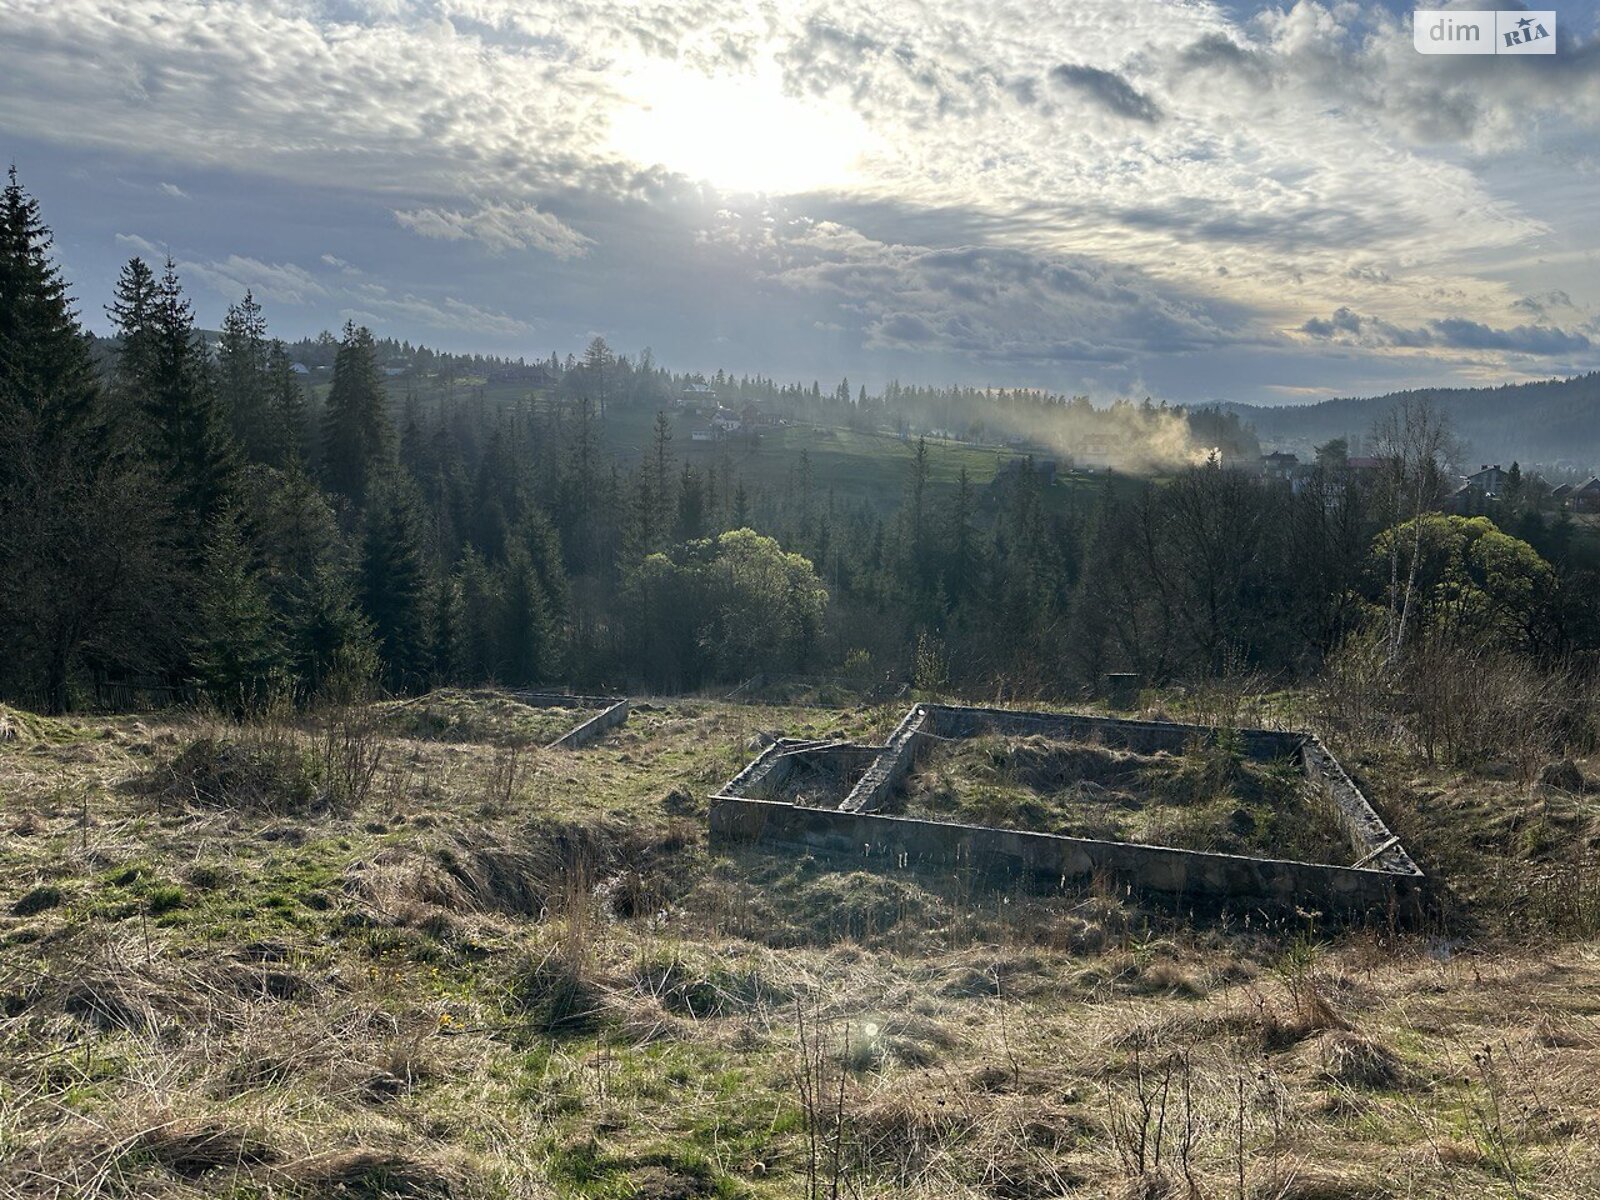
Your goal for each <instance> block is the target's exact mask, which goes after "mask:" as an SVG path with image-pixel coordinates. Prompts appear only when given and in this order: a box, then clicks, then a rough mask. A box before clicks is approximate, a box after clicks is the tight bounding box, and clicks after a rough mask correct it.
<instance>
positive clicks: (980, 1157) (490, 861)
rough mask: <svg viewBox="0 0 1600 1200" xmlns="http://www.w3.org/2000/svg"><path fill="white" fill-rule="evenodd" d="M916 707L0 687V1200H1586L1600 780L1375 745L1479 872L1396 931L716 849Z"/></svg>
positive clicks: (1398, 804) (1469, 873)
mask: <svg viewBox="0 0 1600 1200" xmlns="http://www.w3.org/2000/svg"><path fill="white" fill-rule="evenodd" d="M899 711H900V710H899V707H898V706H897V707H861V706H846V707H840V708H782V707H776V706H772V705H759V704H757V705H734V704H727V703H720V702H711V701H705V700H694V699H675V700H663V701H658V702H645V703H641V704H639V705H638V706H637V707H636V709H635V712H634V714H633V716H632V717H631V718H630V720H629V722H628V724H627V725H626V726H625V727H624V728H623V729H621V730H619V731H617V732H616V733H614V734H612V735H610V736H609V737H608V738H607V739H605V740H604V741H602V742H601V743H599V744H597V745H595V746H594V747H592V748H590V749H587V750H584V751H581V752H576V753H566V752H557V751H551V750H545V749H539V748H534V747H530V746H528V745H526V744H525V738H524V735H525V734H526V733H527V730H528V729H529V728H531V726H528V725H527V724H526V723H525V722H526V721H527V720H532V719H533V715H530V714H523V713H521V712H520V706H519V705H518V704H517V703H516V702H515V701H514V700H512V699H510V698H507V697H505V696H503V695H497V694H494V693H486V692H479V693H445V694H439V693H436V694H434V695H431V696H428V697H424V698H421V699H417V700H413V701H407V702H404V703H401V704H389V705H385V706H383V707H381V708H377V709H370V710H352V711H349V712H343V713H333V714H325V715H323V716H321V717H296V718H293V719H281V718H280V719H274V720H268V721H265V722H262V723H259V724H256V725H250V726H245V727H238V726H233V725H229V724H222V723H217V722H215V721H212V720H209V719H203V718H198V717H193V716H184V715H178V714H173V715H163V716H146V717H143V718H137V719H136V718H133V717H118V718H107V719H84V720H77V721H46V720H43V719H40V718H35V717H32V716H30V715H28V714H24V713H20V712H17V711H15V710H11V711H7V712H5V713H4V714H3V722H0V724H3V729H4V735H3V736H0V781H3V782H0V788H3V789H4V790H3V794H0V810H3V812H4V816H5V825H4V833H3V836H4V839H5V845H6V848H7V852H6V854H5V856H4V858H3V860H0V862H3V866H0V914H3V915H0V938H3V939H4V945H5V952H4V954H3V955H0V998H3V1004H4V1018H3V1020H0V1064H4V1065H3V1066H0V1097H3V1103H0V1112H3V1113H4V1114H5V1121H4V1125H3V1127H0V1144H3V1146H4V1154H0V1192H3V1193H4V1194H5V1195H7V1196H18V1197H28V1196H68V1195H70V1196H75V1197H133V1196H160V1197H174V1198H177V1197H184V1198H189V1197H245V1196H253V1197H289V1196H294V1197H309V1196H330V1197H331V1196H339V1197H376V1196H409V1197H435V1198H440V1197H456V1198H477V1197H484V1198H488V1197H552V1196H560V1197H594V1198H616V1200H622V1198H627V1197H635V1198H638V1200H687V1198H693V1197H803V1196H815V1195H830V1194H833V1193H831V1192H830V1191H829V1188H830V1187H831V1185H832V1183H833V1181H834V1180H835V1178H836V1177H838V1178H839V1179H840V1186H841V1191H840V1192H839V1194H841V1195H859V1196H874V1197H926V1198H929V1200H931V1198H933V1197H941V1198H948V1197H971V1198H977V1197H985V1198H991V1197H992V1198H1000V1200H1021V1198H1025V1197H1053V1196H1085V1197H1088V1196H1095V1197H1100V1196H1108V1195H1128V1196H1134V1195H1137V1196H1141V1197H1157V1196H1182V1195H1205V1196H1235V1195H1242V1196H1249V1197H1274V1198H1285V1197H1300V1198H1302V1200H1311V1198H1312V1197H1321V1198H1325V1200H1333V1198H1345V1200H1355V1198H1357V1197H1385V1196H1393V1197H1400V1196H1406V1197H1440V1198H1443V1197H1459V1196H1466V1195H1472V1196H1508V1197H1509V1196H1534V1195H1537V1196H1541V1197H1573V1198H1576V1197H1593V1196H1594V1195H1595V1194H1596V1193H1595V1191H1594V1180H1595V1179H1596V1178H1597V1177H1600V1176H1597V1172H1600V1126H1597V1122H1596V1117H1595V1113H1596V1112H1597V1111H1600V1028H1597V1025H1596V1009H1595V1002H1594V997H1595V995H1596V994H1600V993H1597V989H1600V957H1597V955H1596V953H1595V951H1594V949H1593V947H1592V944H1589V943H1586V942H1582V941H1568V940H1566V939H1567V937H1568V936H1570V935H1571V934H1572V933H1577V932H1581V931H1584V927H1582V926H1581V923H1580V924H1578V925H1575V924H1572V923H1571V922H1570V921H1568V920H1567V919H1566V918H1564V917H1560V916H1558V914H1557V909H1558V908H1559V909H1562V911H1563V912H1564V911H1566V910H1565V909H1564V908H1563V907H1562V906H1563V903H1564V902H1563V901H1560V900H1556V899H1553V898H1552V897H1551V896H1550V894H1549V893H1550V891H1552V890H1559V891H1561V892H1563V893H1573V892H1582V893H1583V894H1586V895H1588V894H1592V892H1593V881H1592V878H1589V877H1587V876H1585V875H1582V874H1578V875H1574V874H1572V873H1571V870H1572V869H1573V864H1574V863H1581V862H1583V861H1587V860H1586V859H1585V857H1584V856H1585V855H1588V854H1590V853H1591V851H1590V850H1589V849H1588V848H1589V847H1592V845H1593V844H1594V837H1593V835H1594V832H1595V828H1596V815H1595V812H1594V808H1593V793H1592V792H1589V793H1587V794H1586V793H1585V791H1584V789H1585V787H1592V786H1593V785H1592V780H1593V777H1594V775H1595V764H1594V763H1587V764H1580V765H1579V766H1578V767H1576V768H1573V769H1572V770H1575V771H1576V772H1577V774H1576V780H1577V785H1576V786H1577V788H1578V790H1577V791H1575V792H1574V791H1571V790H1562V789H1561V788H1558V787H1554V786H1546V785H1540V786H1538V787H1537V788H1536V789H1534V790H1533V791H1530V792H1524V791H1522V790H1521V789H1520V788H1519V787H1518V785H1516V784H1514V783H1512V782H1508V781H1506V780H1505V779H1504V778H1502V774H1503V773H1502V772H1499V771H1498V770H1497V769H1496V768H1495V766H1494V764H1488V765H1487V766H1486V767H1485V769H1484V771H1482V772H1481V773H1479V774H1478V775H1475V776H1471V777H1468V776H1463V775H1459V774H1456V773H1451V772H1444V771H1439V770H1429V769H1427V768H1426V767H1425V766H1424V765H1422V764H1421V763H1420V762H1418V761H1412V760H1410V759H1408V758H1400V757H1395V756H1393V755H1384V754H1378V755H1373V754H1361V755H1355V756H1352V758H1351V760H1350V761H1351V765H1352V767H1353V769H1355V770H1356V771H1357V772H1358V773H1359V774H1360V776H1361V778H1362V780H1363V782H1364V783H1365V784H1366V786H1367V787H1368V788H1369V790H1371V791H1372V793H1373V795H1374V797H1375V799H1376V800H1377V801H1378V802H1379V803H1380V804H1381V805H1382V806H1383V807H1384V808H1385V809H1386V814H1387V815H1388V817H1389V818H1390V820H1391V821H1392V822H1394V824H1395V827H1396V828H1397V829H1398V830H1401V831H1402V832H1403V833H1404V834H1405V837H1406V840H1407V844H1408V845H1410V846H1412V847H1413V848H1414V849H1415V850H1416V851H1417V853H1418V855H1419V857H1420V858H1422V859H1423V860H1425V861H1426V863H1427V866H1428V869H1429V870H1430V871H1434V872H1436V873H1438V874H1439V876H1440V877H1441V878H1442V880H1443V882H1444V884H1445V888H1446V890H1447V892H1449V893H1451V894H1452V895H1453V899H1452V900H1451V902H1450V908H1449V910H1448V911H1447V912H1441V913H1439V914H1438V915H1437V916H1436V918H1435V920H1436V924H1435V925H1434V926H1433V927H1431V928H1429V929H1428V930H1425V931H1421V932H1417V933H1409V934H1395V933H1392V932H1382V931H1378V930H1374V931H1367V932H1349V933H1340V932H1337V931H1331V930H1323V929H1321V928H1319V927H1318V926H1317V924H1316V923H1315V921H1314V920H1311V921H1307V920H1293V921H1291V922H1289V923H1288V924H1287V926H1285V925H1283V924H1279V923H1273V922H1267V921H1264V920H1262V918H1261V914H1243V913H1241V914H1236V916H1235V918H1233V919H1231V920H1228V921H1223V922H1218V921H1200V922H1198V923H1191V922H1190V921H1189V920H1188V919H1187V918H1186V917H1183V916H1180V915H1173V914H1167V913H1163V912H1161V911H1158V910H1153V909H1143V908H1140V907H1139V906H1137V905H1136V904H1134V903H1132V902H1131V901H1129V900H1128V899H1127V898H1126V897H1124V896H1119V895H1113V894H1091V895H1057V896H1044V897H1039V896H1028V895H1022V894H999V893H990V892H983V891H974V890H972V889H971V888H970V886H968V885H967V884H965V883H964V882H963V881H962V880H960V879H955V878H950V879H944V878H935V877H928V876H922V875H916V874H909V873H895V874H890V875H873V874H867V873H864V872H860V871H855V870H852V869H850V867H849V866H848V865H847V864H846V865H837V866H835V867H832V868H829V867H826V866H824V865H823V864H820V863H818V862H815V861H813V860H811V859H809V858H800V859H796V858H793V857H792V856H783V855H769V854H764V853H760V852H757V851H754V850H741V851H727V850H718V849H714V848H712V847H710V846H708V845H707V843H706V840H705V806H704V797H705V796H706V794H707V793H708V791H710V790H712V789H713V788H714V787H715V786H716V785H718V784H719V783H720V782H721V781H723V780H724V779H726V778H727V777H728V776H730V775H731V774H732V773H733V772H734V771H735V770H736V769H737V767H738V766H739V765H740V764H741V763H742V762H743V761H744V760H746V759H747V758H748V757H749V748H750V746H751V745H752V744H753V743H752V739H753V738H755V737H756V735H757V734H758V732H759V731H762V730H772V731H781V732H784V733H789V734H795V735H802V734H805V735H810V736H818V737H832V736H845V737H850V738H879V737H882V736H883V735H884V733H885V732H886V731H887V730H888V728H889V727H890V726H891V725H892V723H893V722H894V720H896V719H897V718H898V716H899ZM1256 717H1257V718H1260V717H1261V714H1260V713H1258V714H1256ZM541 730H542V727H541ZM542 732H548V731H547V730H542ZM542 732H541V736H542ZM1585 774H1587V777H1588V780H1589V781H1590V782H1588V783H1586V782H1585ZM1571 775H1572V771H1568V772H1567V773H1566V774H1564V775H1562V776H1561V779H1562V781H1563V782H1564V783H1566V784H1567V785H1568V787H1569V788H1570V786H1571V785H1572V778H1571ZM1562 855H1568V856H1569V857H1562ZM1563 872H1566V873H1565V874H1563ZM1575 885H1576V886H1575ZM1578 907H1581V906H1578ZM1590 928H1591V929H1592V927H1590ZM1186 1178H1187V1180H1188V1182H1187V1183H1186V1182H1185V1179H1186ZM1191 1186H1192V1188H1194V1189H1196V1190H1192V1191H1191V1190H1189V1189H1190V1187H1191ZM817 1188H820V1189H821V1190H820V1191H818V1190H816V1189H817Z"/></svg>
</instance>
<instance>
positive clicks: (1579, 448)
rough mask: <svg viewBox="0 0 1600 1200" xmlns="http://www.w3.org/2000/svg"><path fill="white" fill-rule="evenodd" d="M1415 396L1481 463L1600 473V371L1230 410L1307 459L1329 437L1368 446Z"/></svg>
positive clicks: (1268, 439) (1268, 442) (1267, 440)
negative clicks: (1379, 426) (1438, 408)
mask: <svg viewBox="0 0 1600 1200" xmlns="http://www.w3.org/2000/svg"><path fill="white" fill-rule="evenodd" d="M1408 395H1430V396H1433V397H1435V398H1436V399H1437V400H1438V401H1439V402H1440V404H1441V405H1442V406H1443V407H1444V408H1445V410H1446V411H1447V412H1448V413H1449V414H1450V418H1451V421H1452V423H1453V424H1454V427H1455V432H1456V434H1457V436H1459V437H1460V438H1461V439H1462V440H1463V441H1464V442H1466V444H1467V447H1468V450H1469V451H1470V453H1469V454H1468V456H1467V457H1468V459H1469V460H1471V461H1472V462H1474V463H1478V462H1498V463H1505V464H1508V465H1509V464H1510V463H1511V462H1513V461H1516V462H1520V463H1522V464H1524V465H1525V466H1531V465H1540V466H1544V467H1551V468H1561V467H1564V468H1568V469H1570V470H1573V471H1585V472H1590V471H1595V470H1597V469H1600V372H1593V373H1591V374H1588V375H1579V376H1576V377H1574V378H1572V379H1550V380H1545V381H1543V382H1540V383H1515V384H1506V385H1504V386H1502V387H1495V388H1428V389H1421V390H1418V391H1416V392H1392V393H1390V394H1389V395H1387V396H1370V397H1366V398H1364V399H1362V398H1351V399H1344V400H1324V401H1323V402H1322V403H1320V404H1305V405H1293V406H1291V405H1286V406H1283V407H1273V408H1267V407H1263V406H1257V405H1252V404H1233V403H1229V404H1225V405H1223V407H1224V408H1225V409H1227V410H1228V411H1232V412H1237V413H1238V414H1239V417H1240V419H1241V420H1243V421H1248V422H1249V423H1250V424H1251V425H1253V426H1254V427H1255V430H1256V434H1257V436H1258V437H1260V439H1261V441H1262V443H1263V444H1264V445H1265V446H1268V447H1286V448H1288V449H1292V450H1295V451H1296V452H1297V453H1300V454H1301V457H1302V458H1303V457H1305V455H1306V453H1308V452H1309V451H1310V450H1311V449H1313V448H1314V447H1315V446H1317V445H1318V444H1320V443H1322V442H1325V441H1327V440H1328V439H1329V438H1337V437H1342V438H1349V439H1350V440H1351V442H1352V443H1353V444H1354V443H1356V442H1358V441H1364V440H1365V439H1366V438H1367V435H1368V434H1369V433H1370V432H1371V430H1372V426H1373V423H1374V422H1375V421H1376V420H1377V419H1378V418H1379V417H1380V416H1381V415H1382V414H1383V413H1384V412H1386V411H1387V410H1388V409H1389V408H1390V407H1391V406H1393V405H1394V404H1395V403H1396V402H1397V401H1398V400H1400V399H1401V398H1402V397H1404V396H1408Z"/></svg>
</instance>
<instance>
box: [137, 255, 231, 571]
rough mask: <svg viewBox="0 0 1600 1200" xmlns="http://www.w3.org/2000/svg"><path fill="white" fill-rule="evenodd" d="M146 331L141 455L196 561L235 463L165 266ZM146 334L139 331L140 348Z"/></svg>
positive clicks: (173, 272)
mask: <svg viewBox="0 0 1600 1200" xmlns="http://www.w3.org/2000/svg"><path fill="white" fill-rule="evenodd" d="M154 300H155V308H154V311H153V312H152V313H151V323H150V328H149V330H148V333H149V339H150V340H149V345H148V355H147V357H146V356H145V351H144V350H141V351H140V355H141V359H140V360H139V361H136V362H135V363H133V364H132V365H131V367H130V370H132V369H136V370H138V371H139V372H140V374H139V375H137V376H134V375H130V376H129V378H128V384H129V386H131V387H134V388H136V389H137V392H138V395H139V399H140V402H141V404H142V407H143V411H144V417H145V422H146V425H147V427H148V438H147V442H146V445H145V452H146V454H147V456H148V458H149V460H150V462H151V465H152V466H153V467H154V468H155V470H156V472H157V474H158V475H159V476H160V478H161V479H162V480H163V481H164V482H165V483H166V486H167V490H168V496H169V498H170V501H171V504H172V508H173V510H174V513H175V514H176V516H177V518H178V522H179V528H178V540H179V543H180V545H182V546H184V547H185V548H186V549H187V550H188V551H189V553H190V557H191V559H192V560H193V561H198V559H199V558H200V556H201V554H202V547H203V544H204V542H205V540H206V527H207V525H208V524H209V523H210V522H211V521H212V520H213V519H214V518H215V517H216V516H217V515H218V514H220V513H221V512H222V510H223V509H224V508H225V507H226V506H227V505H228V504H229V503H230V502H231V500H232V498H233V494H234V488H235V485H236V483H237V474H238V457H237V450H236V447H235V446H234V443H233V439H232V438H231V437H230V436H229V434H228V430H227V427H226V424H225V422H224V418H223V414H222V410H221V407H220V406H219V405H218V403H217V395H216V390H215V387H214V386H213V380H212V376H211V366H210V364H209V363H208V362H207V361H206V352H205V347H204V346H203V345H202V344H201V341H200V338H199V336H198V335H197V334H196V333H195V328H194V312H193V310H192V309H191V308H190V306H189V301H188V300H187V299H185V298H184V295H183V288H182V285H181V284H180V283H179V281H178V273H177V268H176V267H175V266H174V265H173V262H172V260H171V259H168V260H167V265H166V270H165V271H164V272H162V275H161V279H160V280H159V282H158V283H157V284H156V289H155V296H154ZM144 332H145V331H139V334H140V337H141V340H142V338H143V334H144Z"/></svg>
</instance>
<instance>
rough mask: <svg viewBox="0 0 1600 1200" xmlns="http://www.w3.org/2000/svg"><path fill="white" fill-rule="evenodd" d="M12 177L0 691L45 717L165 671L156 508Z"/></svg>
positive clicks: (2, 285)
mask: <svg viewBox="0 0 1600 1200" xmlns="http://www.w3.org/2000/svg"><path fill="white" fill-rule="evenodd" d="M50 246H51V236H50V230H49V229H48V228H47V227H46V226H45V225H44V223H43V221H42V220H41V218H40V214H39V207H38V204H37V202H36V201H35V200H34V199H33V198H32V197H31V196H29V195H28V194H27V193H26V192H24V191H23V189H22V187H21V185H20V184H19V183H18V182H17V176H16V172H15V170H13V171H12V172H11V174H10V178H9V182H8V184H7V186H6V188H5V190H4V193H3V194H0V514H3V516H0V686H4V688H5V690H6V691H8V692H10V693H12V694H21V695H22V696H24V697H26V698H27V699H28V701H29V702H31V703H37V704H39V705H40V706H41V707H43V708H44V709H45V710H46V711H48V712H52V713H58V712H64V711H66V709H67V708H68V707H69V704H70V701H71V698H72V697H71V688H72V682H73V678H74V675H75V674H76V673H77V671H78V669H79V668H80V667H81V666H82V664H83V663H84V662H85V660H86V659H87V658H89V657H90V656H93V658H94V659H95V660H96V661H97V663H98V664H99V665H100V666H101V667H102V668H103V669H108V670H114V669H118V668H122V667H124V666H139V667H149V666H157V665H159V663H160V658H161V654H162V652H163V637H164V635H165V634H166V633H167V632H168V631H170V629H171V616H170V605H169V604H168V603H167V602H166V601H167V597H168V588H167V575H166V568H167V564H168V561H169V559H168V555H167V553H166V550H165V547H164V545H163V543H162V532H161V527H160V513H161V507H160V504H159V502H158V501H157V500H156V499H155V498H154V497H152V496H151V494H150V490H149V488H148V487H147V486H146V481H145V480H144V478H143V477H142V475H141V474H140V472H139V471H138V469H137V466H136V464H134V463H133V462H132V461H131V460H130V457H129V456H127V455H124V454H122V453H120V451H119V447H118V445H117V442H116V441H115V439H113V438H112V437H111V435H110V433H109V431H108V430H107V428H106V424H105V421H104V416H103V408H102V405H101V401H100V396H99V391H98V388H97V387H96V383H95V378H94V372H93V368H92V365H91V362H90V358H89V352H88V347H87V344H86V342H85V340H84V338H83V335H82V331H81V330H80V329H79V328H78V323H77V318H76V316H75V314H74V313H73V310H72V305H71V302H70V300H69V299H68V296H67V284H66V281H65V280H64V279H63V278H62V276H61V273H60V271H59V270H58V269H57V267H56V266H55V264H54V263H53V262H52V261H51V259H50Z"/></svg>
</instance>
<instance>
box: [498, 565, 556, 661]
mask: <svg viewBox="0 0 1600 1200" xmlns="http://www.w3.org/2000/svg"><path fill="white" fill-rule="evenodd" d="M502 578H503V579H504V583H503V584H502V585H501V609H500V613H501V617H500V657H501V660H502V662H503V663H504V669H505V680H506V682H508V683H514V684H530V683H537V682H539V681H540V680H542V679H546V678H548V677H549V676H550V675H551V674H552V673H553V667H554V665H555V654H554V636H553V632H552V629H551V623H550V610H549V604H548V601H547V600H546V598H545V593H544V588H543V586H542V585H541V584H540V582H539V573H538V571H537V570H536V569H535V567H534V564H533V559H532V558H531V557H530V556H529V554H528V552H527V551H526V550H524V549H523V548H522V547H521V546H513V547H512V550H511V552H510V554H509V555H508V556H507V557H506V564H505V567H504V569H503V571H502Z"/></svg>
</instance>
